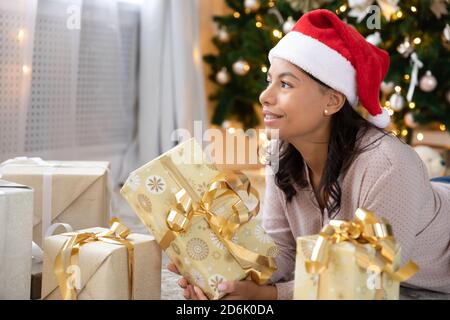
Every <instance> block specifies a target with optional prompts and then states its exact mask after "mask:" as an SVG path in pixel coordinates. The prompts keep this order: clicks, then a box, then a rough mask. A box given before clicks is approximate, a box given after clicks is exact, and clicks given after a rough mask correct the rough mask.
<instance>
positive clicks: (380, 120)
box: [367, 108, 391, 129]
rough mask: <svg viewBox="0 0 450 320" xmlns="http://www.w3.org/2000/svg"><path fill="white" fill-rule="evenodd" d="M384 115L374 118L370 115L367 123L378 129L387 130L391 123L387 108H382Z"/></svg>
mask: <svg viewBox="0 0 450 320" xmlns="http://www.w3.org/2000/svg"><path fill="white" fill-rule="evenodd" d="M381 111H382V113H380V114H377V115H376V116H372V115H371V114H370V113H369V115H368V116H367V121H369V122H370V123H372V124H373V125H375V126H377V127H378V128H382V129H384V128H386V127H387V126H388V125H389V124H390V123H391V116H390V115H389V112H388V111H387V110H386V109H385V108H381Z"/></svg>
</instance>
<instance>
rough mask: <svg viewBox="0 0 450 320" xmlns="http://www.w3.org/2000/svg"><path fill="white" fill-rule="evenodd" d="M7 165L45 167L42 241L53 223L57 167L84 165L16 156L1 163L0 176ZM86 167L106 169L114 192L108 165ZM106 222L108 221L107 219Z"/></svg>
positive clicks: (43, 176) (108, 182)
mask: <svg viewBox="0 0 450 320" xmlns="http://www.w3.org/2000/svg"><path fill="white" fill-rule="evenodd" d="M6 166H16V167H21V166H26V167H28V166H39V167H44V172H43V175H42V179H43V182H42V242H44V240H45V233H46V231H47V229H48V228H50V226H51V224H52V210H53V209H52V197H53V190H52V188H53V182H52V180H53V174H54V172H55V171H56V168H75V167H76V168H78V167H84V166H82V165H81V164H77V165H76V166H74V165H73V164H64V163H52V162H47V161H44V160H42V159H41V158H38V157H34V158H28V157H16V158H14V159H9V160H6V161H5V162H3V163H1V164H0V178H1V176H2V168H4V167H6ZM85 167H87V168H97V167H98V168H100V169H104V170H105V171H106V172H107V186H106V187H107V192H108V193H109V194H112V193H111V191H112V183H111V180H110V170H109V168H108V167H104V166H100V165H92V164H88V165H86V166H85ZM109 209H110V212H109V214H110V213H111V212H112V209H113V208H111V203H110V208H109ZM105 222H106V221H105Z"/></svg>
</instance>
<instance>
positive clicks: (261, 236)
mask: <svg viewBox="0 0 450 320" xmlns="http://www.w3.org/2000/svg"><path fill="white" fill-rule="evenodd" d="M121 193H122V195H123V196H124V197H125V198H126V200H127V201H128V203H129V204H130V205H131V207H132V208H133V209H134V211H135V213H136V214H137V215H138V216H139V218H140V219H141V221H142V222H143V223H144V225H145V226H146V227H147V228H148V229H149V230H150V231H151V232H152V234H153V235H154V236H155V238H156V240H157V241H158V243H159V244H160V245H161V247H162V249H164V250H165V251H166V253H167V255H168V256H169V257H170V259H171V260H172V261H173V262H174V263H175V264H176V265H177V267H178V269H179V270H180V272H181V274H183V276H185V277H186V278H188V279H189V280H190V282H191V283H193V284H196V285H197V286H199V287H200V288H201V289H202V290H203V291H204V292H205V294H206V295H207V296H208V297H209V298H210V299H218V298H221V297H222V296H223V294H221V293H220V292H219V291H218V288H217V286H218V285H219V284H220V283H221V282H222V281H228V280H241V279H245V278H247V277H248V276H250V277H251V278H252V279H253V280H255V281H256V282H258V283H264V282H265V281H266V280H268V278H269V277H270V275H271V274H272V272H273V271H274V270H275V268H276V267H275V263H274V259H273V257H274V256H275V255H276V254H277V247H276V246H275V244H274V242H273V241H272V239H271V238H270V237H269V236H268V235H267V234H266V233H265V231H264V230H263V228H262V227H261V225H260V224H259V221H258V220H255V219H252V218H253V216H255V215H256V214H257V213H258V210H259V198H258V195H257V192H255V190H254V189H253V188H252V187H251V185H250V184H249V182H248V180H246V179H245V176H243V175H239V174H238V175H235V174H225V173H221V172H219V171H218V170H217V169H216V167H215V166H214V165H213V164H211V162H210V161H208V159H207V158H206V157H205V155H204V154H203V151H202V149H201V147H200V145H199V144H197V143H196V142H195V140H194V139H190V140H188V141H186V142H184V143H181V144H180V145H178V146H177V147H175V148H173V149H172V150H170V151H168V152H167V153H165V154H163V155H161V156H160V157H158V158H156V159H155V160H153V161H151V162H149V163H148V164H146V165H144V166H143V167H141V168H139V169H138V170H136V171H134V172H132V173H131V175H130V177H129V178H128V180H127V182H126V183H125V185H124V187H123V188H122V190H121Z"/></svg>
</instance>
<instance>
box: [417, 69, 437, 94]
mask: <svg viewBox="0 0 450 320" xmlns="http://www.w3.org/2000/svg"><path fill="white" fill-rule="evenodd" d="M436 86H437V80H436V78H435V77H434V76H433V74H432V73H431V71H430V70H428V71H427V72H426V73H425V75H424V76H423V77H422V78H421V79H420V90H422V91H425V92H431V91H433V90H434V89H435V88H436Z"/></svg>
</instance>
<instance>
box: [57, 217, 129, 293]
mask: <svg viewBox="0 0 450 320" xmlns="http://www.w3.org/2000/svg"><path fill="white" fill-rule="evenodd" d="M129 234H130V230H129V229H128V228H127V227H126V226H125V225H124V224H122V223H121V222H120V220H119V219H118V218H113V219H111V221H110V229H108V230H106V231H103V232H99V233H93V232H85V233H76V232H70V233H63V234H62V235H64V236H70V238H69V239H67V241H66V242H65V243H64V245H63V247H62V248H61V250H60V251H59V253H58V255H57V256H56V258H55V264H54V267H53V271H54V273H55V276H56V279H57V281H58V285H59V289H60V291H61V295H62V297H63V299H64V300H76V299H77V289H79V288H76V285H75V284H73V283H72V281H71V278H70V276H69V275H68V274H67V270H68V261H70V265H72V266H78V253H79V251H80V248H81V247H82V246H83V245H85V244H86V243H90V242H95V241H102V242H106V243H111V244H117V245H124V246H126V248H127V251H128V284H129V298H130V299H133V270H134V245H133V243H131V241H129V240H127V239H126V238H127V237H128V235H129ZM67 255H69V257H67Z"/></svg>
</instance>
